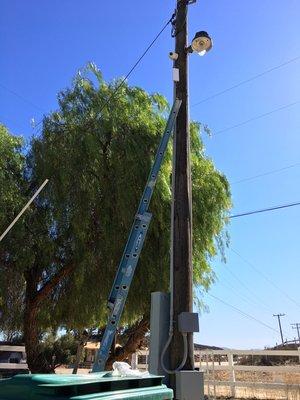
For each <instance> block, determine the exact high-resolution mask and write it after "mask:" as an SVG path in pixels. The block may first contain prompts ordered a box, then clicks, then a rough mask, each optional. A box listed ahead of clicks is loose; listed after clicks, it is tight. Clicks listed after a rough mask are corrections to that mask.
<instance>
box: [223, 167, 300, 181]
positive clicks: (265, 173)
mask: <svg viewBox="0 0 300 400" xmlns="http://www.w3.org/2000/svg"><path fill="white" fill-rule="evenodd" d="M299 165H300V163H296V164H291V165H288V166H286V167H282V168H278V169H273V170H272V171H268V172H264V173H262V174H258V175H253V176H250V177H248V178H243V179H240V180H238V181H234V182H231V185H237V184H238V183H242V182H247V181H252V180H254V179H257V178H261V177H263V176H267V175H273V174H276V173H278V172H281V171H285V170H287V169H290V168H294V167H297V166H299Z"/></svg>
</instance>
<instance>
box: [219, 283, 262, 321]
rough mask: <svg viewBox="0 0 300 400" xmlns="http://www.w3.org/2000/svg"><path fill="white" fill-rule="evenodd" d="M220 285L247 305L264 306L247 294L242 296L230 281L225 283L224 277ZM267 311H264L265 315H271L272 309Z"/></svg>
mask: <svg viewBox="0 0 300 400" xmlns="http://www.w3.org/2000/svg"><path fill="white" fill-rule="evenodd" d="M218 283H219V284H221V285H222V286H224V287H225V288H227V289H229V290H230V291H231V292H232V293H234V294H235V296H237V297H239V298H240V299H241V300H243V301H244V302H245V303H247V304H248V305H250V306H251V307H253V306H254V307H256V308H257V307H258V306H259V307H261V306H264V304H263V303H260V302H257V301H255V300H253V298H250V297H249V296H246V295H245V293H243V294H240V293H239V292H237V291H236V288H235V287H234V286H233V285H231V284H229V283H228V281H225V282H224V277H222V281H218ZM265 310H268V311H263V312H264V313H267V314H268V315H269V314H270V309H269V308H267V307H265Z"/></svg>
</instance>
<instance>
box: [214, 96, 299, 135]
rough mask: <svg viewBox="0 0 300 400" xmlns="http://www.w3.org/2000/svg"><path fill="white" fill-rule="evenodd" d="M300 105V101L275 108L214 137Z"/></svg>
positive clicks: (217, 133) (220, 131)
mask: <svg viewBox="0 0 300 400" xmlns="http://www.w3.org/2000/svg"><path fill="white" fill-rule="evenodd" d="M299 103H300V100H297V101H294V102H293V103H289V104H285V105H283V106H281V107H278V108H275V109H274V110H271V111H268V112H266V113H263V114H260V115H257V116H255V117H252V118H249V119H247V120H245V121H242V122H239V123H238V124H235V125H232V126H229V127H227V128H224V129H220V130H219V131H216V132H215V133H214V135H219V134H220V133H224V132H227V131H231V130H232V129H236V128H239V127H240V126H243V125H246V124H249V123H250V122H252V121H256V120H258V119H262V118H265V117H267V116H268V115H271V114H274V113H276V112H278V111H282V110H285V109H286V108H290V107H293V106H295V105H296V104H299Z"/></svg>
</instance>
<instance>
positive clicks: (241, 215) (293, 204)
mask: <svg viewBox="0 0 300 400" xmlns="http://www.w3.org/2000/svg"><path fill="white" fill-rule="evenodd" d="M299 205H300V201H298V202H295V203H289V204H281V205H279V206H273V207H268V208H262V209H260V210H254V211H247V212H244V213H240V214H233V215H230V216H229V218H230V219H233V218H239V217H245V216H247V215H253V214H260V213H264V212H269V211H274V210H280V209H282V208H289V207H295V206H299Z"/></svg>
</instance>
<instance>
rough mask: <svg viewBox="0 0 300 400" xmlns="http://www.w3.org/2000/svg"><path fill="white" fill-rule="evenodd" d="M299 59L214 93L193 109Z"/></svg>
mask: <svg viewBox="0 0 300 400" xmlns="http://www.w3.org/2000/svg"><path fill="white" fill-rule="evenodd" d="M299 59H300V56H298V57H295V58H292V59H290V60H288V61H286V62H284V63H282V64H279V65H276V66H275V67H272V68H270V69H268V70H266V71H263V72H261V73H259V74H257V75H254V76H252V77H250V78H248V79H245V80H243V81H241V82H239V83H237V84H235V85H233V86H230V87H228V88H226V89H224V90H221V91H220V92H217V93H214V94H212V95H211V96H208V97H206V98H204V99H202V100H200V101H198V102H197V103H195V104H193V105H192V107H196V106H198V105H199V104H202V103H204V102H206V101H208V100H211V99H214V98H215V97H218V96H221V95H223V94H224V93H227V92H229V91H231V90H233V89H236V88H238V87H239V86H242V85H245V84H246V83H249V82H251V81H254V80H255V79H258V78H260V77H262V76H264V75H266V74H268V73H270V72H272V71H275V70H276V69H279V68H282V67H285V66H286V65H288V64H291V63H293V62H295V61H298V60H299Z"/></svg>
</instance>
